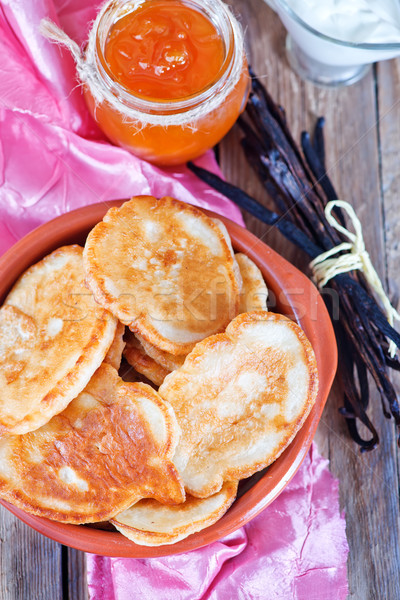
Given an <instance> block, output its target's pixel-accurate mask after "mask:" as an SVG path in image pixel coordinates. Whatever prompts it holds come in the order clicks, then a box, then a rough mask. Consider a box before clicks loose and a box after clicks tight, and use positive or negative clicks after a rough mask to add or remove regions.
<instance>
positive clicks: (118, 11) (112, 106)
mask: <svg viewBox="0 0 400 600" xmlns="http://www.w3.org/2000/svg"><path fill="white" fill-rule="evenodd" d="M95 27H96V36H95V39H94V41H93V39H92V43H91V40H90V39H89V43H88V48H87V54H88V56H87V60H88V61H92V63H93V66H94V71H95V72H94V76H93V77H92V78H91V80H90V81H87V82H86V85H85V97H86V101H87V104H88V106H89V109H90V110H91V112H92V114H93V116H94V118H95V119H96V121H97V122H98V124H99V126H100V127H101V129H102V130H103V131H104V133H105V134H106V135H107V137H108V138H109V139H110V140H111V141H112V142H114V143H115V144H118V145H120V146H122V147H123V148H125V149H127V150H129V151H131V152H132V153H134V154H136V155H137V156H139V157H141V158H144V159H146V160H148V161H150V162H153V163H156V164H159V165H176V164H180V163H183V162H186V161H188V160H191V159H193V158H196V157H197V156H199V155H200V154H202V153H203V152H205V150H207V149H209V148H211V147H212V146H214V145H215V144H216V143H217V142H219V141H220V140H221V138H222V137H223V136H224V135H225V134H226V133H227V131H228V130H229V129H230V128H231V127H232V125H233V124H234V122H235V121H236V119H237V117H238V116H239V114H240V112H241V111H242V110H243V108H244V105H245V101H246V99H247V93H248V84H249V79H248V73H247V63H246V58H245V53H244V48H243V36H242V32H241V29H240V26H239V25H238V23H237V22H236V21H235V19H234V18H233V16H232V14H231V13H230V11H229V9H228V8H227V7H226V5H225V4H224V3H223V2H221V1H220V0H142V1H140V0H136V1H135V0H134V1H132V0H131V1H122V0H120V1H115V0H114V1H113V2H111V3H110V4H108V5H107V6H106V7H105V8H104V9H103V10H102V13H101V14H100V16H99V17H98V19H97V20H96V22H95Z"/></svg>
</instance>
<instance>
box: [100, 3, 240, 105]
mask: <svg viewBox="0 0 400 600" xmlns="http://www.w3.org/2000/svg"><path fill="white" fill-rule="evenodd" d="M179 1H180V2H182V4H185V5H187V6H191V7H193V8H194V9H195V10H197V11H198V12H201V13H202V14H204V15H205V16H206V17H207V18H208V19H209V20H210V21H211V22H212V23H213V25H214V26H215V27H216V29H217V31H218V33H219V34H220V35H221V37H222V39H223V42H224V45H225V57H224V61H223V63H222V65H221V68H220V70H219V71H218V73H217V75H216V77H215V78H214V79H213V81H212V82H210V83H209V84H208V85H207V86H205V87H204V88H202V89H201V90H200V91H198V92H196V93H194V94H192V95H190V96H186V97H184V98H177V99H165V100H164V99H157V100H153V99H149V98H145V97H142V96H139V95H135V94H133V93H132V92H131V91H129V90H128V89H127V88H126V87H124V86H123V85H122V84H121V83H120V82H119V81H117V80H116V79H115V78H114V76H113V73H112V71H111V69H110V68H109V65H108V64H107V61H106V59H105V55H104V50H105V46H106V42H107V38H108V34H109V32H110V29H111V27H112V26H113V25H114V24H115V23H116V22H117V21H118V20H119V19H120V18H122V17H123V16H125V15H127V14H130V13H131V12H134V11H135V10H136V9H137V7H138V6H140V5H142V4H144V3H146V2H152V0H112V1H111V2H108V3H106V5H105V6H104V7H103V9H102V11H101V12H100V14H99V15H98V19H96V23H95V27H96V30H95V39H94V47H93V48H92V51H93V62H94V65H95V67H96V71H97V75H98V78H99V79H100V82H101V83H102V84H103V85H104V86H106V87H107V88H108V91H109V92H110V93H111V94H112V95H113V97H114V98H115V101H116V102H117V103H120V104H121V112H123V107H127V108H130V109H133V110H136V111H140V112H141V113H147V114H149V115H154V116H156V115H160V116H161V115H164V116H165V115H174V114H176V113H182V112H188V111H191V110H192V109H196V107H198V106H199V105H202V104H204V102H206V101H207V100H211V99H212V98H216V97H218V96H219V95H221V92H222V91H223V89H224V88H225V87H226V85H227V83H229V79H230V77H235V75H236V77H235V79H237V80H238V79H239V77H240V73H241V70H242V65H243V60H244V42H243V35H242V31H241V27H240V25H239V24H238V22H237V21H236V19H235V17H234V16H233V14H232V12H231V11H230V9H229V8H228V6H227V5H226V4H225V3H224V2H222V0H179ZM238 65H239V68H238ZM236 83H237V81H235V82H234V85H236ZM232 87H234V86H232ZM224 96H225V94H224Z"/></svg>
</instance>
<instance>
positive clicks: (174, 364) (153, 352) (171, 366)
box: [131, 333, 186, 372]
mask: <svg viewBox="0 0 400 600" xmlns="http://www.w3.org/2000/svg"><path fill="white" fill-rule="evenodd" d="M131 335H134V334H133V333H132V334H131ZM135 337H136V338H137V339H138V340H139V342H140V344H141V346H142V348H143V350H144V351H145V352H146V354H147V355H148V356H150V357H151V358H152V359H153V360H155V361H156V363H158V364H159V365H161V366H162V367H164V369H166V370H167V371H168V372H170V371H175V369H179V367H181V366H182V365H183V363H184V361H185V357H186V354H180V355H177V356H175V355H174V354H171V353H170V352H165V351H164V350H160V348H157V347H156V346H153V344H150V343H149V342H148V341H147V340H145V339H144V338H142V336H141V335H140V334H139V333H136V334H135Z"/></svg>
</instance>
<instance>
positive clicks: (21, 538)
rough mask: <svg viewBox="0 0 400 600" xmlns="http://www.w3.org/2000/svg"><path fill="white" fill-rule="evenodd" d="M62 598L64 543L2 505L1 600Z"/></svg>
mask: <svg viewBox="0 0 400 600" xmlns="http://www.w3.org/2000/svg"><path fill="white" fill-rule="evenodd" d="M49 599H51V600H63V588H62V576H61V546H60V544H57V543H56V542H53V541H52V540H49V539H48V538H46V537H44V536H42V535H41V534H40V533H37V532H36V531H34V530H33V529H31V528H30V527H28V526H27V525H25V524H24V523H22V522H21V521H19V520H18V519H17V518H16V517H14V516H13V515H12V514H11V513H10V512H8V511H7V510H6V509H5V508H3V507H2V506H0V600H49Z"/></svg>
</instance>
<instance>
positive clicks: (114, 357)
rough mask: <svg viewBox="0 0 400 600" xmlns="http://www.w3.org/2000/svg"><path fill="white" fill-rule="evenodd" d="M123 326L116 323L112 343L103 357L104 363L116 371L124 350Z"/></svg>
mask: <svg viewBox="0 0 400 600" xmlns="http://www.w3.org/2000/svg"><path fill="white" fill-rule="evenodd" d="M124 333H125V325H123V324H122V323H120V322H119V321H118V325H117V329H116V331H115V336H114V339H113V342H112V344H111V346H110V348H109V349H108V352H107V354H106V355H105V357H104V362H105V363H107V364H109V365H111V366H112V367H114V369H116V370H117V371H118V369H119V368H120V366H121V360H122V353H123V351H124V348H125V341H124Z"/></svg>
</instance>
